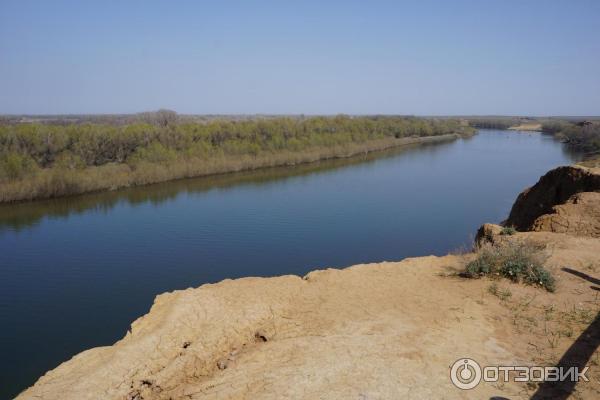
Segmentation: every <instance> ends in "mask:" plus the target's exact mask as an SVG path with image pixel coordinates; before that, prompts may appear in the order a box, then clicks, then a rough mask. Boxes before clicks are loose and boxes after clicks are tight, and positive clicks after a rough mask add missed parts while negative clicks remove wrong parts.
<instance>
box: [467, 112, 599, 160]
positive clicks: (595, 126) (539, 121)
mask: <svg viewBox="0 0 600 400" xmlns="http://www.w3.org/2000/svg"><path fill="white" fill-rule="evenodd" d="M465 118H466V120H467V121H468V122H469V125H470V126H472V127H474V128H481V129H514V130H536V131H537V130H539V131H541V132H543V133H546V134H550V135H554V136H555V137H556V138H557V139H559V140H561V141H563V142H564V143H566V144H567V145H568V146H569V147H571V148H573V149H576V150H578V151H582V152H584V153H585V154H586V156H587V157H598V156H600V120H599V119H598V117H587V118H584V117H564V118H558V117H552V118H550V117H543V118H542V117H540V118H534V117H502V116H499V117H465Z"/></svg>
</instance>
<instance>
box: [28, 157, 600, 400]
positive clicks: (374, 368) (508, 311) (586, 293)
mask: <svg viewBox="0 0 600 400" xmlns="http://www.w3.org/2000/svg"><path fill="white" fill-rule="evenodd" d="M599 178H600V170H591V169H586V168H582V167H576V166H572V167H558V168H556V169H553V170H551V171H549V172H548V173H547V174H546V175H544V177H542V178H541V179H540V180H539V182H538V183H536V184H535V185H534V186H533V187H531V188H529V189H526V190H525V191H523V192H522V193H521V195H519V197H518V198H517V200H516V201H515V205H514V206H513V208H514V209H517V210H522V211H523V212H529V214H531V213H533V214H532V215H529V214H527V215H526V216H523V215H521V214H523V212H520V213H515V216H513V218H515V219H516V220H515V221H513V223H514V224H516V223H517V222H519V221H520V222H522V223H523V224H524V226H523V227H521V228H522V230H520V231H514V232H513V233H511V234H505V233H503V228H502V227H501V226H498V225H492V224H484V225H483V226H482V228H481V229H480V232H478V235H477V243H480V245H481V244H482V243H487V244H490V245H494V244H495V243H496V244H498V243H500V242H502V241H505V242H506V241H508V242H512V243H531V244H532V246H535V247H536V248H543V249H545V251H546V252H547V255H548V259H547V260H546V261H545V264H544V266H545V267H546V268H548V270H549V271H551V273H552V274H553V275H554V276H556V277H557V287H556V291H553V292H548V291H544V290H543V289H541V288H539V287H535V286H527V285H524V284H522V283H515V282H511V281H510V280H508V279H498V278H496V279H490V278H480V279H465V278H463V277H461V274H460V272H461V271H463V270H464V268H465V265H466V264H467V263H468V262H469V261H471V260H473V258H474V257H475V256H476V253H474V252H473V251H476V249H474V250H473V251H471V252H468V253H464V254H455V255H446V256H441V257H437V256H424V257H415V258H405V259H403V260H401V261H397V262H388V261H384V262H380V263H371V264H359V265H353V266H349V267H346V268H343V269H333V268H328V269H321V270H315V271H312V272H309V273H308V274H306V275H304V276H303V277H300V276H297V275H283V276H274V277H267V278H260V277H245V278H239V279H225V280H222V281H220V282H217V283H212V284H204V285H201V286H199V287H197V288H188V289H185V290H175V291H172V292H166V293H163V294H160V295H158V296H156V297H155V300H154V302H153V305H152V307H151V309H150V311H149V312H148V313H147V314H145V315H143V316H141V317H140V318H138V319H136V320H135V321H134V322H133V323H132V324H131V328H130V329H129V330H128V332H127V334H126V335H125V336H124V337H123V338H122V339H121V340H119V341H117V342H116V343H114V344H113V345H111V346H103V347H96V348H92V349H89V350H86V351H83V352H81V353H79V354H77V355H75V356H74V357H73V358H71V359H70V360H68V361H65V362H64V363H62V364H60V365H59V366H57V367H56V368H54V369H53V370H50V371H48V372H47V373H46V374H45V375H43V376H42V377H40V378H39V379H38V380H37V382H36V383H35V384H34V385H33V386H31V387H30V388H28V389H26V390H25V391H24V392H22V393H21V394H20V395H19V396H17V399H33V398H39V397H43V398H45V399H49V400H52V399H61V400H69V399H73V400H74V399H77V400H81V399H90V400H92V399H94V400H95V399H97V398H98V397H103V398H107V399H123V398H127V399H146V400H166V399H171V398H173V399H174V398H189V399H196V400H201V399H209V398H227V399H240V398H264V399H270V398H281V397H284V396H283V394H285V395H286V396H288V397H290V398H306V399H310V398H315V397H318V396H317V395H320V396H323V395H325V396H326V397H329V398H357V397H358V398H359V397H360V396H362V394H364V393H368V394H369V396H370V397H382V398H398V397H403V396H405V395H407V394H410V395H412V396H415V397H419V398H421V397H423V398H425V397H427V398H432V397H433V398H437V397H448V398H461V395H462V393H463V392H461V391H460V390H459V389H457V388H456V387H454V386H452V384H451V382H450V380H449V379H448V366H449V365H450V364H452V362H453V361H455V360H457V359H460V358H462V357H470V358H473V359H475V360H476V361H478V362H480V363H482V364H483V365H524V364H527V365H530V364H531V365H556V362H557V361H556V360H557V355H559V356H560V354H563V353H564V354H567V353H568V352H569V351H571V349H572V347H573V346H574V345H575V344H576V343H577V342H578V341H579V340H580V337H579V338H578V336H580V335H585V332H586V330H589V329H590V327H592V328H593V326H592V325H594V323H593V321H592V320H593V318H594V315H596V314H597V312H598V310H599V309H598V303H597V299H596V296H595V291H594V290H591V289H590V288H589V282H587V281H586V280H582V279H581V276H587V275H586V273H585V272H583V271H589V270H591V271H593V272H597V269H591V268H592V267H591V266H593V265H600V264H599V262H600V258H599V256H598V255H599V254H600V234H598V233H597V232H596V233H594V232H595V231H594V229H589V228H590V227H593V226H594V225H593V224H594V223H595V222H594V221H595V219H594V218H592V217H591V215H592V214H589V215H590V217H587V216H586V215H588V214H586V213H590V212H591V213H594V212H596V211H594V210H597V209H598V208H597V205H600V202H597V203H594V202H595V201H596V200H594V199H595V198H596V197H597V195H598V194H597V191H598V190H599V189H600V186H598V183H599V182H600V180H599ZM554 186H560V187H569V188H570V191H569V193H563V196H558V197H552V196H550V197H543V196H544V195H545V194H547V193H554V191H553V190H551V189H552V187H554ZM593 192H596V193H593ZM540 196H542V197H543V198H540ZM573 196H577V198H580V197H581V196H584V197H587V198H589V200H590V201H591V202H587V205H586V203H584V202H580V201H576V202H570V200H569V201H567V202H566V203H565V200H564V198H563V197H569V199H572V198H574V197H573ZM542 200H543V201H545V202H546V203H547V204H546V203H544V204H546V206H547V207H545V208H539V207H537V206H536V205H539V204H541V203H542ZM550 207H552V210H554V211H552V212H551V213H549V214H548V213H547V210H546V208H548V209H550ZM557 207H558V208H560V207H562V208H563V209H564V210H567V211H568V214H569V215H570V217H569V218H572V221H581V220H585V221H588V223H589V227H588V226H583V225H581V224H579V225H575V224H573V225H571V224H567V225H565V224H559V225H558V226H555V225H554V224H536V223H531V220H533V219H535V220H536V221H545V220H546V219H548V218H556V216H554V213H556V214H557V215H559V216H565V215H567V214H565V213H564V212H557V211H556V210H558V208H557ZM512 214H513V212H511V215H512ZM517 214H518V215H517ZM526 217H527V218H526ZM561 226H571V227H572V228H573V229H570V230H566V231H565V230H558V229H557V227H558V228H560V227H561ZM590 232H591V233H590ZM598 232H600V231H598ZM565 265H568V266H569V268H567V269H565V268H564V266H565ZM570 271H574V272H570ZM592 289H593V288H592ZM524 304H525V305H526V307H524ZM548 310H551V311H550V312H549V311H548ZM565 324H566V325H565ZM588 325H589V326H588ZM594 326H595V325H594ZM557 332H559V333H560V332H570V333H569V334H568V335H567V334H564V335H563V334H558V337H557V336H556V335H557ZM531 343H536V345H535V346H533V347H532V346H531ZM547 343H549V344H547ZM332 359H335V360H337V362H336V363H335V364H332V363H331V360H332ZM590 365H591V366H590V378H591V382H597V381H596V380H595V377H597V375H596V374H597V373H598V371H597V367H596V366H595V365H597V364H590ZM266 377H267V378H266ZM577 388H578V389H577V390H578V393H580V394H581V395H582V396H583V397H582V398H585V397H589V398H592V396H593V395H597V394H598V393H600V387H599V386H598V385H597V383H596V384H594V383H589V384H585V385H578V386H577ZM552 390H553V389H552V387H548V386H547V385H546V386H544V384H543V383H542V384H540V385H533V386H531V385H525V384H519V383H517V382H508V384H506V385H503V386H501V387H500V386H495V385H492V384H487V383H482V384H481V385H479V386H478V387H477V388H476V389H474V391H473V392H472V393H473V394H474V395H475V396H476V397H479V398H491V397H494V396H497V395H498V394H503V395H504V396H505V397H508V398H513V397H519V396H522V394H523V393H524V392H526V393H527V397H530V396H531V395H533V394H534V393H535V394H539V395H541V394H547V393H548V392H550V393H552ZM375 395H376V396H375Z"/></svg>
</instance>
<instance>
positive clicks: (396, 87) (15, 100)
mask: <svg viewBox="0 0 600 400" xmlns="http://www.w3.org/2000/svg"><path fill="white" fill-rule="evenodd" d="M599 21H600V1H598V0H564V1H562V0H561V1H559V0H539V1H532V0H521V1H512V0H502V1H500V0H498V1H491V0H473V1H467V0H452V1H427V0H420V1H379V0H369V1H366V0H363V1H354V0H344V1H327V0H319V1H313V0H302V1H301V0H297V1H287V0H273V1H261V0H254V1H228V0H219V1H210V2H209V1H151V0H145V1H141V0H140V1H137V0H130V1H112V0H103V1H85V0H80V1H61V0H53V1H47V0H43V1H32V0H15V1H12V0H0V114H77V113H131V112H140V111H149V110H156V109H159V108H168V109H172V110H175V111H177V112H179V113H184V114H256V113H262V114H337V113H346V114H403V115H405V114H413V115H490V114H494V115H540V116H542V115H600V22H599Z"/></svg>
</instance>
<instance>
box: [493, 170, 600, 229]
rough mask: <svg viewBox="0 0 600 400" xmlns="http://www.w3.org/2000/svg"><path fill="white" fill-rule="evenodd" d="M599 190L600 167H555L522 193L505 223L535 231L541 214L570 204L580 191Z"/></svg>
mask: <svg viewBox="0 0 600 400" xmlns="http://www.w3.org/2000/svg"><path fill="white" fill-rule="evenodd" d="M598 191H600V170H598V169H593V168H585V167H580V166H567V167H559V168H556V169H553V170H551V171H550V172H548V173H547V174H546V175H544V176H542V177H541V178H540V180H539V181H538V182H537V183H536V184H535V185H534V186H532V187H531V188H529V189H526V190H525V191H523V192H522V193H521V194H520V195H519V197H518V198H517V200H516V202H515V204H514V205H513V207H512V209H511V211H510V215H509V217H508V219H507V220H506V221H505V223H504V224H505V225H506V226H513V227H515V228H516V229H518V230H519V231H529V230H532V229H533V226H534V223H535V221H536V220H537V219H538V218H539V217H541V216H542V215H544V214H550V213H553V209H552V208H553V207H554V206H556V205H561V204H564V203H566V202H567V201H568V200H569V199H570V198H571V196H573V195H575V194H577V193H581V192H598Z"/></svg>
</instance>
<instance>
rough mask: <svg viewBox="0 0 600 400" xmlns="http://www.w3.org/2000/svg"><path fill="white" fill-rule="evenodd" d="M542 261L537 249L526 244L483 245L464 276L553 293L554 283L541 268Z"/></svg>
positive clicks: (548, 273) (548, 274)
mask: <svg viewBox="0 0 600 400" xmlns="http://www.w3.org/2000/svg"><path fill="white" fill-rule="evenodd" d="M544 259H545V257H544V255H543V254H542V252H541V250H540V249H539V248H538V247H536V246H534V245H532V244H530V243H520V242H510V243H501V244H496V245H485V246H483V247H481V248H480V249H479V251H478V254H477V258H475V260H473V261H471V262H469V263H468V264H467V266H466V267H465V271H464V275H465V276H467V277H469V278H479V277H482V276H492V277H494V276H500V277H504V278H508V279H510V280H511V281H513V282H523V283H526V284H528V285H536V286H541V287H543V288H544V289H546V290H548V291H549V292H553V291H554V290H555V280H554V277H553V276H552V274H551V273H550V272H549V271H548V270H546V269H545V268H544V267H543V262H544Z"/></svg>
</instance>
